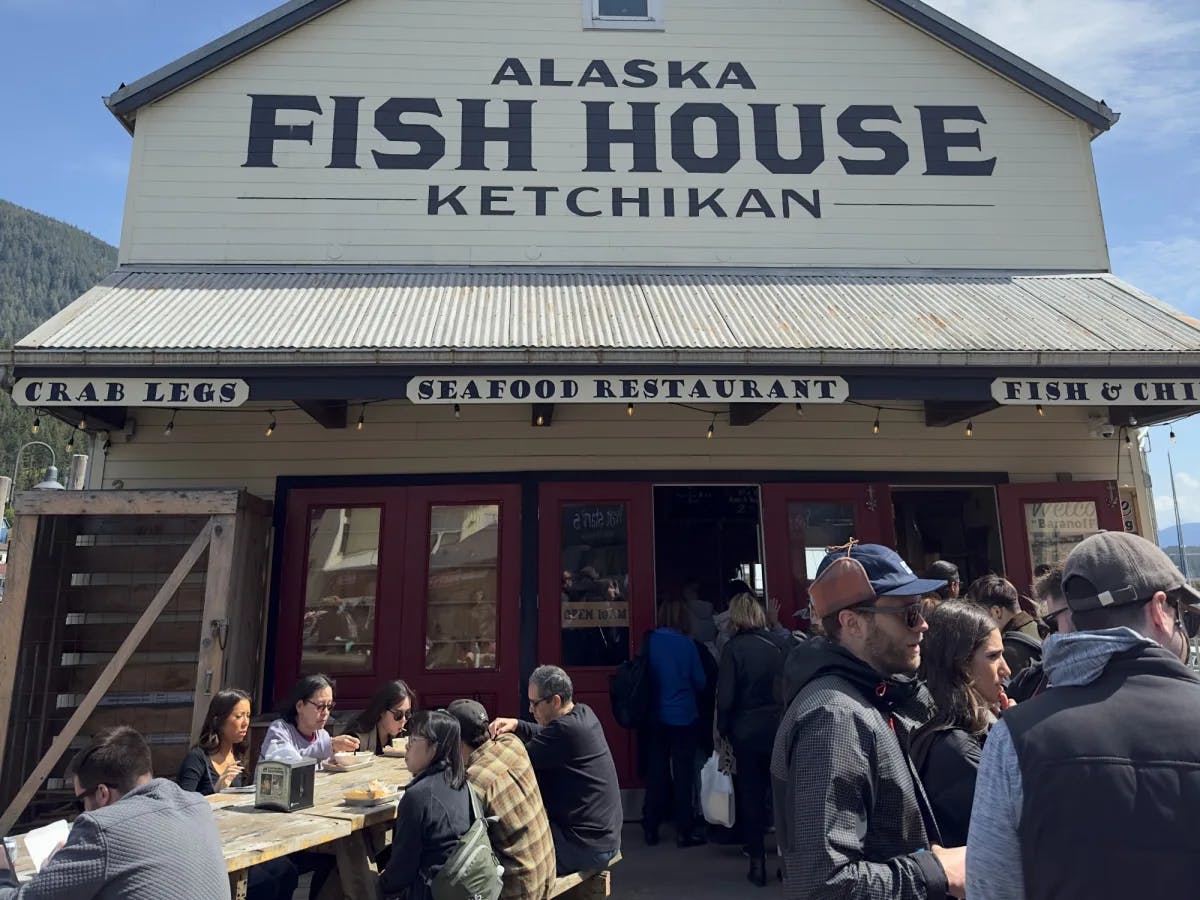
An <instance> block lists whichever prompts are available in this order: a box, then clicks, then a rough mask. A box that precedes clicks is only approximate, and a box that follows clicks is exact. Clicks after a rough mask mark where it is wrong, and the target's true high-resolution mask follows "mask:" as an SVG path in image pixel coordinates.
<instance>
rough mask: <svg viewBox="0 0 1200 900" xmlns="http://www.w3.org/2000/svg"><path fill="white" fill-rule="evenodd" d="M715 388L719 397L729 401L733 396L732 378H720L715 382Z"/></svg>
mask: <svg viewBox="0 0 1200 900" xmlns="http://www.w3.org/2000/svg"><path fill="white" fill-rule="evenodd" d="M713 387H715V388H716V389H717V396H719V397H723V398H724V399H726V400H728V399H729V398H730V397H732V396H733V379H732V378H718V379H717V380H716V381H715V382H713Z"/></svg>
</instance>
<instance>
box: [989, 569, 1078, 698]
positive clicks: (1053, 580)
mask: <svg viewBox="0 0 1200 900" xmlns="http://www.w3.org/2000/svg"><path fill="white" fill-rule="evenodd" d="M1062 579H1063V567H1062V563H1056V564H1055V565H1053V566H1047V567H1046V569H1045V571H1044V572H1042V574H1041V575H1039V576H1038V577H1037V578H1036V579H1035V580H1034V582H1033V596H1034V599H1035V600H1037V602H1038V603H1040V604H1041V605H1042V608H1043V609H1044V610H1046V614H1045V615H1044V616H1042V621H1043V622H1045V623H1046V627H1047V628H1049V629H1050V633H1051V634H1070V633H1071V632H1072V631H1074V630H1075V626H1074V622H1073V621H1072V619H1071V607H1069V606H1067V598H1066V597H1065V596H1063V586H1062ZM1049 686H1050V680H1049V679H1048V678H1047V677H1046V672H1045V668H1044V667H1043V666H1042V661H1041V659H1038V660H1037V661H1036V662H1034V663H1032V664H1030V665H1029V666H1027V667H1026V668H1025V669H1024V670H1023V671H1021V672H1018V673H1017V674H1015V675H1013V677H1012V680H1011V681H1010V682H1009V683H1008V688H1007V689H1006V691H1005V693H1006V694H1008V697H1009V699H1010V700H1012V701H1014V702H1016V703H1024V702H1025V701H1026V700H1028V699H1030V698H1031V697H1035V696H1037V695H1038V694H1040V693H1041V692H1042V691H1044V690H1046V688H1048V687H1049Z"/></svg>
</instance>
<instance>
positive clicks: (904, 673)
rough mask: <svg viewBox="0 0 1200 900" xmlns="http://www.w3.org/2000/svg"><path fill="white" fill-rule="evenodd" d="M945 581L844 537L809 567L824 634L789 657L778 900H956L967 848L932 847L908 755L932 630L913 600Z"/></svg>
mask: <svg viewBox="0 0 1200 900" xmlns="http://www.w3.org/2000/svg"><path fill="white" fill-rule="evenodd" d="M944 585H945V582H944V581H942V580H938V579H922V578H917V576H916V575H914V574H913V572H912V570H911V569H910V568H909V567H908V565H907V564H906V563H905V562H904V560H903V559H901V558H900V556H899V555H897V554H896V553H895V552H894V551H892V550H889V549H888V548H886V547H881V546H879V545H876V544H858V543H856V542H854V541H851V542H850V544H849V545H847V546H845V547H839V548H835V549H833V550H831V551H830V552H829V553H828V555H826V556H825V558H824V559H823V560H822V561H821V564H820V565H819V566H818V567H817V575H816V578H815V579H814V580H813V582H812V584H811V585H809V597H810V599H811V601H812V607H813V612H814V616H815V617H818V618H819V619H820V621H821V625H822V628H823V630H824V632H825V635H826V636H825V637H824V638H814V639H813V640H811V641H808V642H807V643H805V644H802V645H800V646H799V647H797V648H796V649H794V650H793V651H792V652H791V654H789V657H788V660H787V663H786V668H787V670H788V672H787V676H786V677H787V681H788V682H789V683H791V684H793V685H795V686H797V687H798V688H799V692H798V693H797V694H796V695H795V699H793V700H792V701H791V704H790V706H789V707H788V711H787V712H786V713H785V714H784V717H783V721H782V722H781V723H780V726H779V731H778V732H777V733H776V736H775V747H774V752H773V754H772V759H771V780H772V787H773V790H774V794H775V817H776V835H777V838H778V841H779V848H780V851H781V853H782V855H783V863H784V884H783V896H784V897H785V898H790V900H825V898H839V900H842V898H845V900H930V898H936V900H942V898H943V897H944V896H945V895H946V894H948V893H949V894H953V895H954V896H956V897H962V896H963V891H964V885H963V880H964V867H965V863H964V859H963V856H964V850H963V848H961V847H959V848H954V849H946V848H943V847H940V846H938V845H937V843H938V833H937V825H936V823H935V822H934V818H933V812H932V810H931V808H930V805H929V801H928V799H927V798H926V797H925V792H924V790H923V788H922V787H921V783H920V780H919V779H918V777H917V774H916V770H915V769H914V767H913V764H912V760H911V758H910V757H909V753H908V744H909V738H910V736H911V735H912V733H913V732H914V731H916V729H917V728H918V727H919V726H920V725H922V724H924V723H925V722H926V721H928V720H929V718H930V717H931V716H932V713H933V709H932V701H931V699H930V697H929V694H928V692H927V691H926V690H925V688H924V687H923V686H922V685H921V683H920V682H918V681H917V680H916V678H915V677H914V676H915V675H916V672H917V667H918V666H919V665H920V662H921V638H922V635H923V634H924V633H925V632H926V631H928V630H929V626H928V625H926V624H925V619H924V618H923V616H922V614H921V610H922V606H921V598H922V595H924V594H928V593H930V592H932V591H936V590H938V589H939V588H941V587H943V586H944ZM981 896H982V895H981Z"/></svg>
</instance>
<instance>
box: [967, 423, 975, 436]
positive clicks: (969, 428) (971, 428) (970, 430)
mask: <svg viewBox="0 0 1200 900" xmlns="http://www.w3.org/2000/svg"><path fill="white" fill-rule="evenodd" d="M974 433H975V422H974V421H973V420H971V419H968V420H967V437H971V435H973V434H974Z"/></svg>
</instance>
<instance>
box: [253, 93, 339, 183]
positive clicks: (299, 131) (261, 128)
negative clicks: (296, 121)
mask: <svg viewBox="0 0 1200 900" xmlns="http://www.w3.org/2000/svg"><path fill="white" fill-rule="evenodd" d="M247 96H249V98H250V138H249V141H248V142H247V145H246V161H245V162H244V163H242V168H244V169H274V168H277V166H276V165H275V142H276V141H303V142H304V143H306V144H308V145H309V146H311V145H312V142H313V123H312V122H309V123H308V124H307V125H280V124H278V123H277V122H276V121H275V117H276V116H277V115H278V113H279V111H280V110H281V109H291V110H297V111H299V112H308V113H313V114H314V115H317V116H319V115H321V104H320V103H318V102H317V98H316V97H305V96H293V95H291V94H248V95H247Z"/></svg>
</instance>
